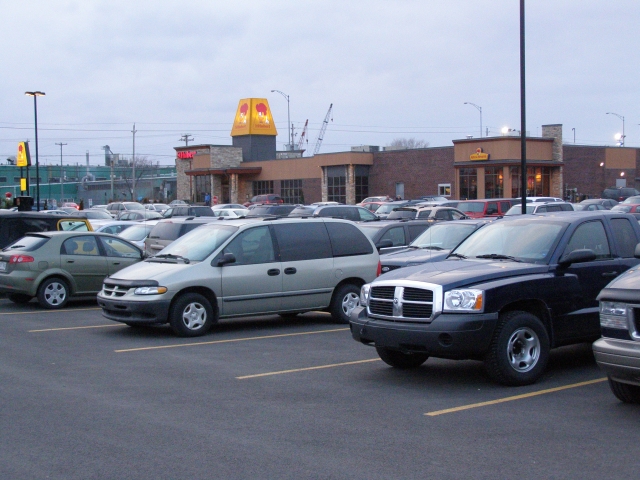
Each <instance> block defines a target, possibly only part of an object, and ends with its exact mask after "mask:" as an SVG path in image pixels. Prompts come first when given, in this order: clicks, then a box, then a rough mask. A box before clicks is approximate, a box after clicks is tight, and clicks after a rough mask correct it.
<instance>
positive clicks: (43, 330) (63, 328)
mask: <svg viewBox="0 0 640 480" xmlns="http://www.w3.org/2000/svg"><path fill="white" fill-rule="evenodd" d="M123 326H124V325H121V324H117V323H114V324H113V325H87V326H85V327H62V328H43V329H41V330H28V332H29V333H39V332H57V331H60V330H82V329H83V328H109V327H123Z"/></svg>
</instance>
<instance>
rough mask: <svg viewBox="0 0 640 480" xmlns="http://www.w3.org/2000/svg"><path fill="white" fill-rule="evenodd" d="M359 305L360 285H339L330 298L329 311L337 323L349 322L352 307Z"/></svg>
mask: <svg viewBox="0 0 640 480" xmlns="http://www.w3.org/2000/svg"><path fill="white" fill-rule="evenodd" d="M359 305H360V287H358V286H357V285H355V284H353V283H345V284H344V285H341V286H340V287H339V288H338V289H337V290H336V291H335V292H333V298H332V299H331V305H330V306H329V311H330V312H331V316H332V317H333V320H334V321H335V322H337V323H349V317H350V316H351V312H352V311H353V309H354V308H356V307H357V306H359Z"/></svg>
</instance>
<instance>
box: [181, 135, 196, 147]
mask: <svg viewBox="0 0 640 480" xmlns="http://www.w3.org/2000/svg"><path fill="white" fill-rule="evenodd" d="M189 137H191V134H190V133H185V134H184V135H182V136H181V137H180V141H181V142H184V145H185V147H188V146H189V140H193V137H191V138H189Z"/></svg>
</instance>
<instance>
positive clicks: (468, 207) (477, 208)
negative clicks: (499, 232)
mask: <svg viewBox="0 0 640 480" xmlns="http://www.w3.org/2000/svg"><path fill="white" fill-rule="evenodd" d="M484 206H485V203H484V202H460V203H459V204H458V210H460V211H462V212H464V213H483V212H484Z"/></svg>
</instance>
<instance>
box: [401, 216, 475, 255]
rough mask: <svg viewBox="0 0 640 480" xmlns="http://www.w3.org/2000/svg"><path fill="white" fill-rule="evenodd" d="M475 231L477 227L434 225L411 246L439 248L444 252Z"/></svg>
mask: <svg viewBox="0 0 640 480" xmlns="http://www.w3.org/2000/svg"><path fill="white" fill-rule="evenodd" d="M475 229H476V226H475V225H456V224H454V223H449V222H447V223H446V224H440V225H434V226H433V227H431V228H428V229H426V230H425V231H424V232H422V234H420V236H419V237H418V238H416V239H415V240H414V241H413V242H411V246H412V247H420V248H427V247H439V248H441V249H443V250H451V249H452V248H454V247H455V246H456V245H458V244H459V243H460V242H461V241H462V240H464V239H465V238H467V237H468V236H469V235H471V232H473V231H474V230H475Z"/></svg>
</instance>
